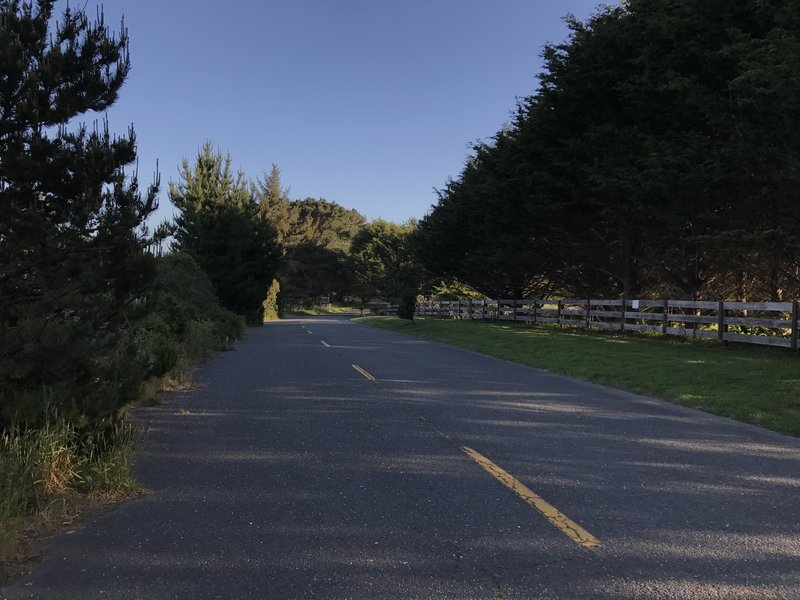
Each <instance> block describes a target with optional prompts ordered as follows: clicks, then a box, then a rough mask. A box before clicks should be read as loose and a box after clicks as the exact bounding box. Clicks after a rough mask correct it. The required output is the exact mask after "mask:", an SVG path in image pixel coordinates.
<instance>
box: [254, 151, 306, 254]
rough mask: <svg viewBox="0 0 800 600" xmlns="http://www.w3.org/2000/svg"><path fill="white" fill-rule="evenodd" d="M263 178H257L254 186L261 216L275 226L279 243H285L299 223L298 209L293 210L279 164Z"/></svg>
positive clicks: (274, 165) (273, 166) (273, 165)
mask: <svg viewBox="0 0 800 600" xmlns="http://www.w3.org/2000/svg"><path fill="white" fill-rule="evenodd" d="M264 175H265V177H264V179H263V180H257V182H256V184H255V185H254V186H253V194H254V195H255V197H256V200H257V202H258V214H259V216H260V217H261V218H262V219H264V220H266V221H267V222H269V223H270V224H271V225H272V226H273V227H274V228H275V232H276V236H277V240H278V243H279V244H281V245H284V244H285V243H286V242H287V239H288V238H289V236H290V234H291V232H292V231H293V230H294V229H295V227H296V225H297V218H298V215H297V211H293V210H292V203H291V200H289V190H288V189H285V188H284V187H283V186H282V185H281V171H280V169H279V168H278V165H276V164H275V163H273V164H272V169H271V170H270V172H269V174H268V175H267V174H266V173H264Z"/></svg>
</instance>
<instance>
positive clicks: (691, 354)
mask: <svg viewBox="0 0 800 600" xmlns="http://www.w3.org/2000/svg"><path fill="white" fill-rule="evenodd" d="M358 321H359V322H361V323H365V324H369V325H373V326H376V327H382V328H384V329H391V330H394V331H400V332H403V333H407V334H409V335H414V336H417V337H421V338H425V339H430V340H435V341H439V342H444V343H448V344H452V345H454V346H459V347H461V348H467V349H469V350H475V351H478V352H481V353H484V354H488V355H490V356H495V357H497V358H503V359H506V360H510V361H513V362H517V363H521V364H524V365H528V366H532V367H539V368H542V369H547V370H549V371H552V372H555V373H561V374H564V375H570V376H572V377H578V378H580V379H585V380H587V381H592V382H595V383H600V384H603V385H608V386H611V387H616V388H620V389H624V390H628V391H632V392H636V393H641V394H646V395H650V396H655V397H658V398H663V399H665V400H670V401H673V402H677V403H680V404H685V405H687V406H693V407H695V408H700V409H702V410H706V411H709V412H713V413H715V414H719V415H723V416H727V417H731V418H734V419H738V420H740V421H745V422H749V423H755V424H758V425H762V426H764V427H768V428H770V429H774V430H776V431H781V432H784V433H789V434H792V435H800V379H798V372H800V356H799V355H798V354H797V353H796V352H792V351H789V350H786V349H780V348H769V347H758V346H746V345H739V344H731V345H729V346H723V345H721V344H717V343H715V342H709V341H708V340H698V341H694V342H693V341H687V340H684V339H681V338H668V337H660V336H654V335H629V334H625V335H622V334H613V333H607V332H601V331H597V332H595V331H582V330H560V329H558V328H557V327H542V326H539V327H529V326H525V325H521V324H520V325H517V324H510V323H492V322H485V321H456V320H438V319H432V318H423V319H417V320H416V326H413V325H411V324H410V323H409V322H408V321H402V320H400V319H397V318H394V317H364V318H361V319H358Z"/></svg>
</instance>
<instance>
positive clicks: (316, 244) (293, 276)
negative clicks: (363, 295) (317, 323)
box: [279, 198, 366, 304]
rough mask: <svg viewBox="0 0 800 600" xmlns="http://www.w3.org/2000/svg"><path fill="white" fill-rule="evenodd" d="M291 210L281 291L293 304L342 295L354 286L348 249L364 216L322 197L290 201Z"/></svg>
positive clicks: (281, 267)
mask: <svg viewBox="0 0 800 600" xmlns="http://www.w3.org/2000/svg"><path fill="white" fill-rule="evenodd" d="M290 214H291V215H292V216H291V217H290V222H291V225H290V226H289V228H288V232H287V234H286V237H285V238H284V243H285V253H284V256H283V258H282V259H281V266H280V277H279V279H280V281H281V287H282V292H281V294H282V295H283V296H284V298H285V299H286V301H287V302H288V303H292V304H309V303H311V304H313V303H316V302H318V301H319V299H320V298H322V297H327V298H329V299H341V298H343V297H344V296H345V295H347V294H348V293H349V291H350V288H351V277H350V271H349V270H348V268H347V265H346V257H347V253H348V251H349V248H350V244H351V242H352V240H353V237H354V236H355V235H356V233H357V232H358V231H359V230H360V228H361V227H363V225H364V223H365V222H366V219H365V217H364V216H363V215H361V214H360V213H359V212H358V211H355V210H349V209H346V208H344V207H342V206H340V205H339V204H337V203H336V202H329V201H327V200H324V199H321V198H320V199H316V198H306V199H304V200H296V201H293V202H291V204H290Z"/></svg>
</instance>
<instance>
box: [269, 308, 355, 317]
mask: <svg viewBox="0 0 800 600" xmlns="http://www.w3.org/2000/svg"><path fill="white" fill-rule="evenodd" d="M358 312H359V310H358V309H357V308H353V307H352V306H326V307H313V308H300V309H297V310H290V311H286V312H285V313H283V317H284V318H291V317H318V316H322V315H352V314H357V313H358Z"/></svg>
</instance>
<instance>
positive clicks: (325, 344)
mask: <svg viewBox="0 0 800 600" xmlns="http://www.w3.org/2000/svg"><path fill="white" fill-rule="evenodd" d="M319 343H320V344H322V345H323V346H325V347H326V348H330V345H328V342H326V341H325V340H320V341H319Z"/></svg>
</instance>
